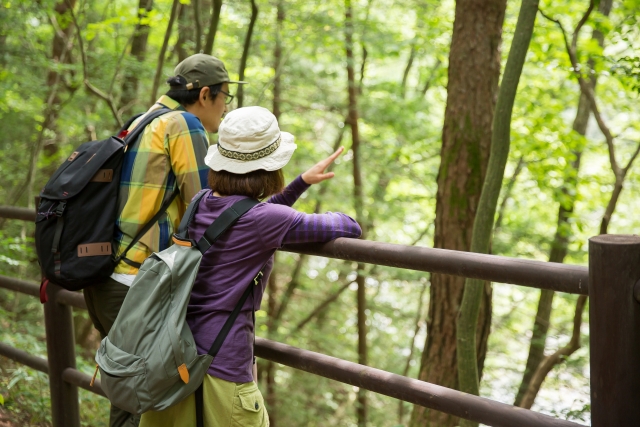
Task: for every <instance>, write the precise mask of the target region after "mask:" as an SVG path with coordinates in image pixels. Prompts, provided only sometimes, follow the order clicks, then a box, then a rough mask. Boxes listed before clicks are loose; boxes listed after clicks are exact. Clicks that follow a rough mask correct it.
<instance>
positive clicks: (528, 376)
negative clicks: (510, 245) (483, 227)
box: [513, 0, 612, 407]
mask: <svg viewBox="0 0 640 427" xmlns="http://www.w3.org/2000/svg"><path fill="white" fill-rule="evenodd" d="M611 3H612V0H602V1H601V2H600V13H602V14H604V15H605V16H608V15H609V13H610V12H611ZM592 38H593V39H594V40H596V41H597V42H598V43H599V44H600V46H603V45H604V36H603V34H602V33H601V32H600V31H598V30H594V32H593V34H592ZM590 62H591V64H590V65H591V68H593V61H590ZM590 83H591V87H592V88H594V89H595V85H596V77H595V75H594V76H593V77H592V78H591V81H590ZM590 113H591V104H590V103H589V99H588V98H587V96H586V95H585V94H583V93H581V94H580V98H579V101H578V111H577V112H576V117H575V119H574V121H573V130H574V131H575V132H577V133H578V134H580V135H582V136H584V135H585V134H586V133H587V126H588V124H589V116H590ZM573 155H574V157H575V158H574V160H573V161H572V162H570V163H569V164H570V167H569V168H568V170H566V171H565V176H566V178H565V182H564V184H563V186H562V188H561V190H560V192H561V193H562V195H563V197H562V200H561V201H560V206H559V208H558V221H557V226H556V232H555V235H554V237H553V242H552V243H551V251H550V253H549V262H559V263H562V262H564V258H565V257H566V256H567V252H568V244H569V234H570V225H569V219H570V218H571V215H572V214H573V209H574V197H572V196H571V194H575V190H576V187H577V185H578V173H579V171H580V160H581V157H582V148H579V149H577V150H575V151H574V152H573ZM554 295H555V292H554V291H550V290H546V289H543V290H541V291H540V300H539V301H538V310H537V313H536V317H535V320H534V324H533V330H532V335H531V344H530V346H529V356H528V357H527V363H526V365H525V370H524V375H523V377H522V382H521V383H520V387H519V388H518V393H517V394H516V398H515V401H514V403H513V404H514V405H515V406H522V404H523V398H524V396H525V393H527V390H529V392H528V393H527V394H528V396H529V398H528V400H530V402H531V404H533V401H534V400H535V397H536V396H537V394H538V391H539V390H540V388H539V387H540V385H542V382H541V381H540V382H537V384H538V385H537V387H532V383H531V381H532V378H533V376H534V374H535V372H536V371H537V370H538V367H539V366H540V365H541V363H542V362H543V360H544V350H545V343H546V340H547V332H548V330H549V326H550V321H551V312H552V306H553V298H554ZM525 403H526V402H525ZM526 406H528V407H531V405H525V407H526Z"/></svg>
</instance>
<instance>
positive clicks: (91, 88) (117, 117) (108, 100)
mask: <svg viewBox="0 0 640 427" xmlns="http://www.w3.org/2000/svg"><path fill="white" fill-rule="evenodd" d="M67 3H68V2H67ZM69 13H70V14H71V19H72V20H73V25H74V26H75V27H76V36H77V38H78V48H79V49H80V57H81V59H82V76H83V83H84V85H85V87H86V88H87V89H88V90H89V91H90V92H91V93H93V94H94V95H96V96H97V97H99V98H101V99H102V100H104V101H105V102H106V103H107V105H108V106H109V108H110V109H111V114H113V118H114V119H115V120H116V122H117V123H118V126H122V125H124V122H123V121H122V118H121V117H120V115H118V109H117V108H116V105H115V102H114V100H113V97H112V96H111V94H106V93H104V92H103V91H101V90H100V89H98V88H97V87H95V86H94V85H92V84H91V82H90V81H89V73H88V71H87V54H86V52H85V50H84V44H83V43H82V34H81V32H80V26H79V25H78V19H77V18H76V14H75V13H74V12H73V8H69Z"/></svg>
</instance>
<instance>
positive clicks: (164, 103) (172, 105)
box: [156, 95, 185, 111]
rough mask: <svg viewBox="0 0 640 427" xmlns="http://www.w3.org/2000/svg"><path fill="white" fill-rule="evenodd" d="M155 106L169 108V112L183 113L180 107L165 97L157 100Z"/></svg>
mask: <svg viewBox="0 0 640 427" xmlns="http://www.w3.org/2000/svg"><path fill="white" fill-rule="evenodd" d="M156 104H160V105H162V106H163V107H166V108H169V109H171V110H182V111H185V110H184V108H183V107H182V105H180V104H178V103H177V102H176V101H175V100H174V99H172V98H170V97H168V96H167V95H162V96H161V97H160V98H158V100H157V101H156Z"/></svg>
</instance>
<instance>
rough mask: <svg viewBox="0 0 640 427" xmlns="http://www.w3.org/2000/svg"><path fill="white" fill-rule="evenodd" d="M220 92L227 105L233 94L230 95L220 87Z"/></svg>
mask: <svg viewBox="0 0 640 427" xmlns="http://www.w3.org/2000/svg"><path fill="white" fill-rule="evenodd" d="M220 93H223V94H224V103H225V104H227V105H229V104H231V103H232V102H233V98H235V96H234V95H231V94H230V93H228V92H225V91H223V90H222V89H220Z"/></svg>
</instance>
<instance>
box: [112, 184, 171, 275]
mask: <svg viewBox="0 0 640 427" xmlns="http://www.w3.org/2000/svg"><path fill="white" fill-rule="evenodd" d="M178 194H180V191H178V189H177V188H176V189H175V190H174V191H173V192H172V193H171V195H170V196H169V198H168V199H165V201H164V203H162V206H160V209H159V210H158V212H156V214H155V215H154V216H153V217H151V219H150V220H149V222H147V223H146V224H145V225H144V227H142V229H141V230H140V231H139V232H138V234H136V235H135V236H134V238H133V239H132V240H131V242H130V243H129V245H128V246H127V247H126V249H125V250H124V251H123V252H122V253H121V254H120V255H119V256H118V257H116V259H115V260H114V262H115V263H116V264H118V263H119V262H120V261H124V262H125V263H126V264H128V265H130V266H132V267H135V268H140V266H142V264H140V263H139V262H135V261H131V260H130V259H127V258H125V256H126V255H127V252H129V249H131V248H132V247H133V245H135V244H136V243H138V241H139V240H140V239H141V238H142V236H144V235H145V234H147V231H149V230H151V227H153V224H155V223H156V222H158V220H159V219H160V217H161V216H162V215H163V214H164V213H165V212H166V211H167V209H169V206H171V203H173V201H174V200H175V198H176V197H177V196H178Z"/></svg>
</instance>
